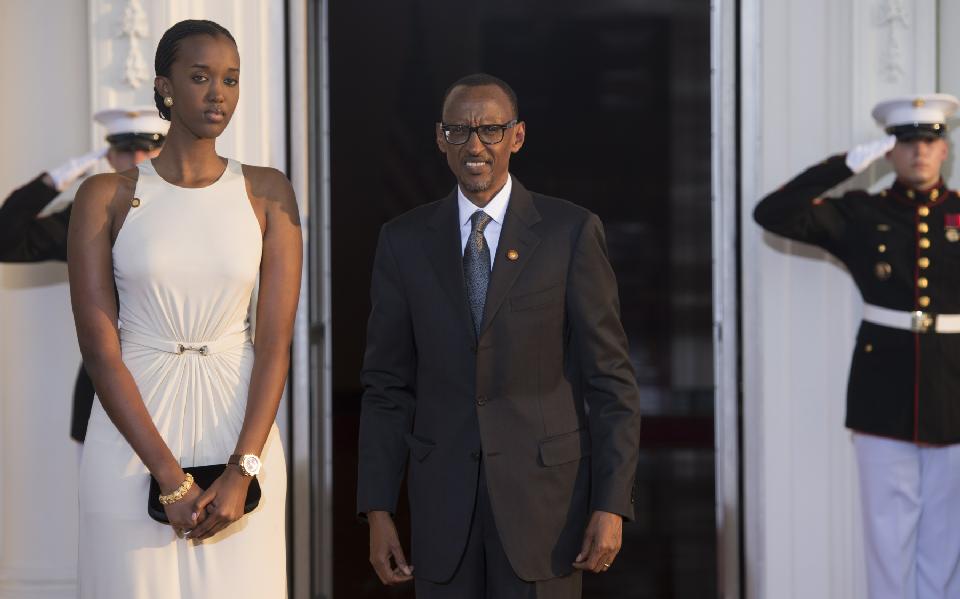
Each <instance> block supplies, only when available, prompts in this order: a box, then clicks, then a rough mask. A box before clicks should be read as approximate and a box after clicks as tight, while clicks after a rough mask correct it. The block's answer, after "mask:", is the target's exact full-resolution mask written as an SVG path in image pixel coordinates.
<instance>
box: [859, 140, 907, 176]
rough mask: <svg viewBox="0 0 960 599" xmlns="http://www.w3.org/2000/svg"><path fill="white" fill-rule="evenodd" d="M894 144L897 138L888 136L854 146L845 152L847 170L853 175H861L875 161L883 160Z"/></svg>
mask: <svg viewBox="0 0 960 599" xmlns="http://www.w3.org/2000/svg"><path fill="white" fill-rule="evenodd" d="M896 143H897V136H896V135H888V136H886V137H884V138H883V139H877V140H874V141H868V142H867V143H863V144H860V145H859V146H856V147H855V148H853V149H852V150H850V151H849V152H847V168H849V169H850V170H852V171H853V174H854V175H857V174H860V173H862V172H863V171H865V170H867V167H868V166H870V165H871V164H873V162H874V161H875V160H877V159H878V158H883V156H884V155H885V154H886V153H887V152H889V151H890V150H892V149H893V146H895V145H896Z"/></svg>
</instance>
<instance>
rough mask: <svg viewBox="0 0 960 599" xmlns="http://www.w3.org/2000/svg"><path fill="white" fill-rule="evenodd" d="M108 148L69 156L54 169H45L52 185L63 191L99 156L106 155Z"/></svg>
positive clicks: (90, 167) (93, 163) (87, 169)
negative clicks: (73, 156)
mask: <svg viewBox="0 0 960 599" xmlns="http://www.w3.org/2000/svg"><path fill="white" fill-rule="evenodd" d="M108 149H109V148H103V149H100V150H94V151H93V152H90V153H88V154H84V155H83V156H78V157H77V158H71V159H70V160H67V161H66V162H64V163H63V164H61V165H60V166H58V167H57V168H55V169H51V170H48V171H47V174H48V175H50V178H51V179H52V180H53V186H54V188H56V190H57V191H63V190H64V189H66V188H68V187H70V184H71V183H73V182H74V181H76V180H77V179H78V178H80V177H81V176H83V174H84V173H86V172H87V171H89V170H90V169H92V168H93V167H94V166H95V165H96V164H97V161H99V160H100V159H101V158H103V157H104V156H106V155H107V150H108Z"/></svg>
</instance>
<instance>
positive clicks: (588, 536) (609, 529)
mask: <svg viewBox="0 0 960 599" xmlns="http://www.w3.org/2000/svg"><path fill="white" fill-rule="evenodd" d="M622 543H623V517H622V516H620V515H618V514H611V513H610V512H602V511H599V510H597V511H595V512H593V515H591V516H590V523H589V524H587V530H586V531H585V532H584V533H583V546H582V547H581V548H580V553H579V554H577V560H576V561H575V562H573V567H574V568H576V569H578V570H587V571H589V572H593V573H595V574H599V573H601V572H606V571H607V570H609V569H610V566H612V565H613V560H615V559H616V558H617V553H619V552H620V545H621V544H622Z"/></svg>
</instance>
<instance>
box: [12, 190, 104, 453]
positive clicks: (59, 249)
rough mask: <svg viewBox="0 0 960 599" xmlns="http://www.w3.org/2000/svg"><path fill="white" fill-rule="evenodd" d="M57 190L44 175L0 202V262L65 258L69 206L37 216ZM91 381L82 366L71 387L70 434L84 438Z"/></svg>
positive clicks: (90, 395) (81, 439) (90, 400)
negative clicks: (49, 213)
mask: <svg viewBox="0 0 960 599" xmlns="http://www.w3.org/2000/svg"><path fill="white" fill-rule="evenodd" d="M57 194H58V192H57V190H55V189H53V188H51V187H50V186H48V185H47V184H46V183H44V182H43V175H40V176H39V177H37V178H36V179H34V180H33V181H31V182H29V183H27V184H26V185H24V186H23V187H21V188H19V189H16V190H14V192H13V193H11V194H10V196H9V197H7V199H6V200H5V201H4V202H3V204H2V205H0V262H21V263H23V262H43V261H44V260H60V261H64V262H65V261H66V260H67V227H68V226H69V223H70V207H68V208H67V209H66V210H63V211H61V212H56V213H54V214H51V215H50V216H47V217H44V218H37V214H39V213H40V212H41V211H42V210H43V209H44V207H46V205H47V204H49V203H50V202H51V201H52V200H53V199H54V198H55V197H57ZM93 395H94V390H93V382H92V381H91V380H90V377H89V376H87V373H86V371H85V370H84V369H83V366H82V365H81V366H80V372H79V373H78V374H77V382H76V384H75V385H74V388H73V417H72V418H71V422H70V436H71V437H73V438H74V439H76V440H77V441H80V442H83V439H84V437H86V435H87V421H88V420H89V419H90V410H91V408H92V407H93Z"/></svg>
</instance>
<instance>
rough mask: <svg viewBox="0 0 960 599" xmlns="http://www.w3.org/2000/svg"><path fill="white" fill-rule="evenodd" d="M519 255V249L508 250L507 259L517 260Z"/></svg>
mask: <svg viewBox="0 0 960 599" xmlns="http://www.w3.org/2000/svg"><path fill="white" fill-rule="evenodd" d="M519 257H520V253H519V252H518V251H517V250H507V260H509V261H511V262H516V261H517V259H518V258H519Z"/></svg>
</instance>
